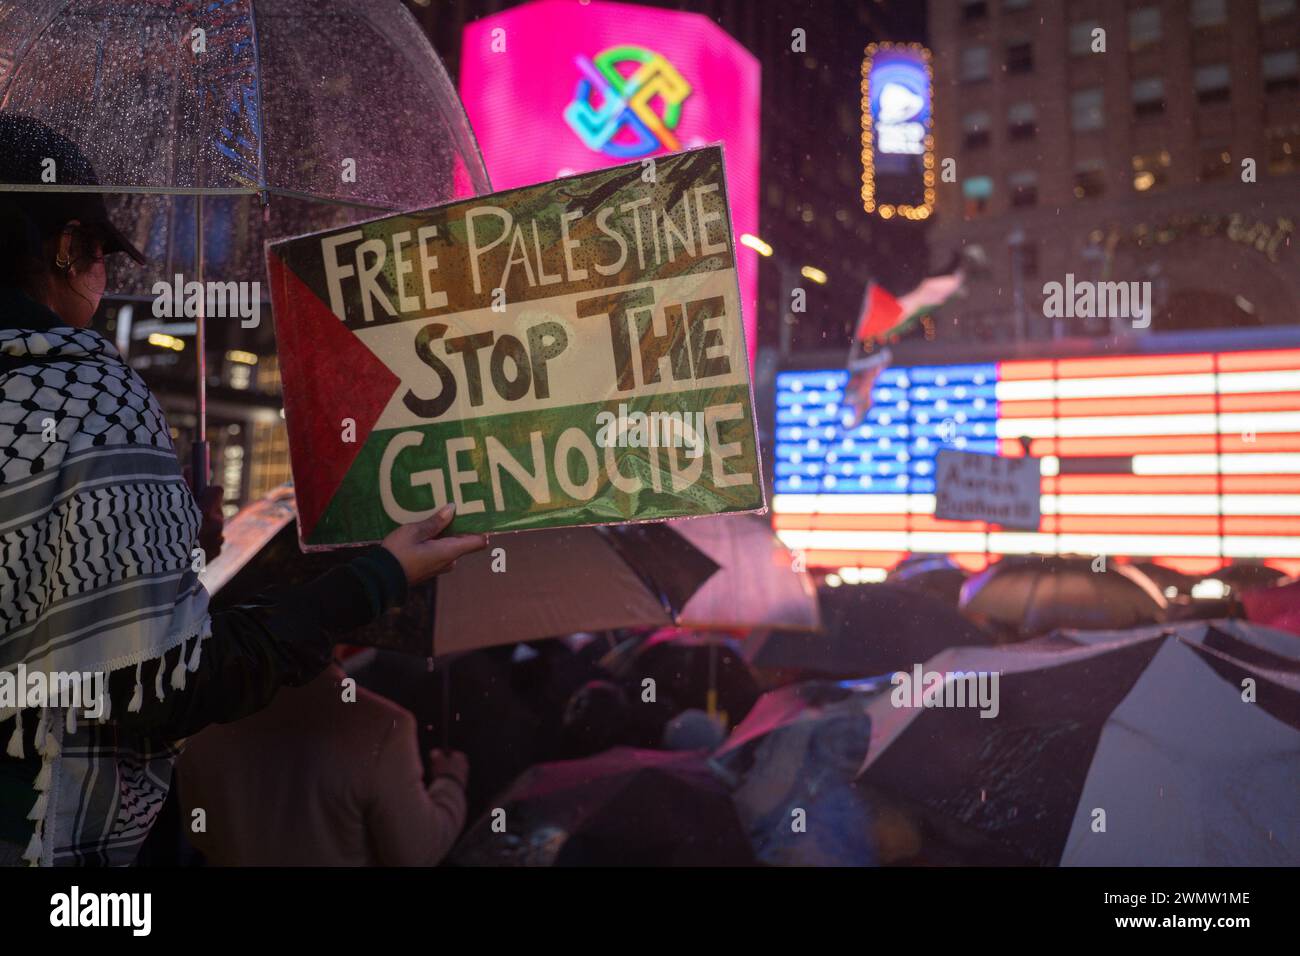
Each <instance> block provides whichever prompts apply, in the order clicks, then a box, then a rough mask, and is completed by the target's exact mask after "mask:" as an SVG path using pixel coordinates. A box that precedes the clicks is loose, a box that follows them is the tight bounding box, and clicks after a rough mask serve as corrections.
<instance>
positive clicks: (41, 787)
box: [32, 761, 50, 793]
mask: <svg viewBox="0 0 1300 956" xmlns="http://www.w3.org/2000/svg"><path fill="white" fill-rule="evenodd" d="M32 789H33V790H35V791H36V792H37V793H44V792H45V791H46V790H48V789H50V764H49V762H48V761H42V762H41V769H40V772H39V773H37V774H36V782H35V783H33V784H32Z"/></svg>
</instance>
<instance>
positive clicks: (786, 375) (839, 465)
mask: <svg viewBox="0 0 1300 956" xmlns="http://www.w3.org/2000/svg"><path fill="white" fill-rule="evenodd" d="M847 377H848V375H847V372H844V371H840V370H830V371H787V372H781V373H779V374H778V376H777V393H776V402H777V408H776V422H775V429H776V432H775V437H776V442H775V451H774V457H775V461H774V475H773V483H774V496H773V512H774V519H773V520H774V524H775V527H776V529H777V531H778V532H779V534H780V535H781V537H782V539H783V540H784V541H785V543H786V544H787V545H788V546H789V547H791V548H793V549H797V550H800V551H802V552H803V553H804V555H805V557H806V559H807V562H808V564H809V565H810V566H815V567H817V566H819V567H826V568H839V567H858V568H889V567H892V566H893V565H894V564H896V563H897V562H898V561H899V560H901V559H902V558H903V557H905V556H907V555H908V554H909V553H914V552H948V553H950V554H952V555H953V557H954V559H955V560H957V561H958V563H960V564H962V565H963V566H964V567H967V568H968V569H976V568H980V567H983V566H984V565H985V564H986V563H987V559H988V556H990V555H1002V554H1032V553H1041V554H1088V555H1098V554H1106V555H1114V556H1134V557H1138V556H1142V557H1155V558H1158V559H1159V560H1160V561H1161V563H1164V564H1167V565H1169V566H1171V567H1176V568H1179V569H1181V570H1186V571H1189V572H1204V571H1209V570H1212V569H1214V568H1216V567H1218V566H1220V565H1221V564H1223V563H1224V562H1227V561H1232V560H1240V559H1247V560H1265V561H1267V563H1269V564H1270V565H1272V566H1274V567H1277V568H1279V569H1281V570H1283V571H1285V572H1286V573H1290V574H1295V573H1300V349H1270V350H1256V351H1241V352H1217V353H1214V352H1200V353H1180V354H1164V355H1132V356H1108V357H1096V358H1065V359H1041V360H1016V361H1004V362H985V363H977V364H965V365H914V366H905V367H895V368H891V369H888V370H886V371H885V372H884V373H882V374H881V376H880V378H879V379H878V380H877V381H876V384H875V388H874V390H873V405H872V408H871V410H870V411H869V412H868V414H867V416H866V419H865V420H864V421H863V423H862V425H861V426H859V427H858V428H856V429H853V430H851V431H849V430H846V429H844V428H843V427H842V426H841V424H840V414H841V409H840V401H841V397H842V392H843V388H844V384H845V381H846V379H847ZM1022 438H1024V439H1027V440H1028V442H1029V447H1030V454H1032V455H1034V456H1035V457H1039V458H1041V459H1042V471H1043V479H1042V499H1041V504H1042V513H1043V517H1042V522H1041V524H1040V527H1039V530H1038V531H1028V532H1025V531H1009V530H1002V529H1000V528H998V527H997V526H987V525H986V524H985V523H983V522H977V521H941V520H937V519H936V518H935V517H934V490H935V486H934V470H935V455H936V453H937V452H938V450H939V449H941V448H944V447H953V448H961V449H964V450H967V451H977V452H986V453H989V454H1001V455H1006V456H1013V457H1014V456H1019V455H1021V454H1023V445H1022V441H1021V439H1022Z"/></svg>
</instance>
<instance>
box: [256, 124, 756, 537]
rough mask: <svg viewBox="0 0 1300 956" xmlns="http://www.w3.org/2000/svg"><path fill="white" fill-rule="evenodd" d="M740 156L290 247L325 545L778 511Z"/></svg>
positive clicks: (411, 216)
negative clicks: (744, 316)
mask: <svg viewBox="0 0 1300 956" xmlns="http://www.w3.org/2000/svg"><path fill="white" fill-rule="evenodd" d="M726 195H727V194H726V182H725V179H724V174H723V166H722V153H721V150H720V149H719V148H717V147H708V148H705V149H700V150H693V151H689V152H684V153H678V154H675V155H673V156H667V157H662V158H659V159H658V160H657V161H656V162H655V163H653V164H650V165H643V164H641V163H636V164H633V165H630V166H624V167H618V168H614V169H606V170H601V171H599V172H595V173H590V174H587V175H583V176H576V177H571V178H568V179H563V180H558V181H556V182H553V183H545V184H541V185H537V186H530V187H525V188H522V189H515V190H510V191H507V192H503V193H497V194H493V195H490V196H482V197H478V198H476V199H472V200H465V201H462V202H457V203H453V204H450V205H447V206H442V207H438V208H436V209H430V210H424V211H420V212H412V213H405V214H401V215H397V216H391V217H387V218H384V219H379V220H374V221H372V222H367V223H360V224H356V225H352V226H347V227H343V228H340V229H335V230H331V231H329V232H324V233H319V234H315V235H311V236H304V237H300V238H297V239H291V240H285V241H283V242H279V243H274V244H271V245H269V246H268V252H267V266H268V271H269V276H270V282H271V300H272V309H273V313H274V316H275V326H276V336H277V340H278V345H279V354H280V362H281V369H282V376H283V380H284V393H285V417H286V420H287V423H288V429H289V446H290V456H291V459H292V464H293V474H294V482H295V487H296V490H297V496H298V508H299V515H300V519H299V527H300V534H301V536H302V542H303V545H304V546H305V547H308V548H312V547H337V546H341V545H345V544H354V543H363V542H369V541H375V540H379V539H380V538H382V537H383V536H384V535H385V534H386V533H387V532H388V531H389V530H391V529H392V528H393V527H396V526H397V525H398V524H402V523H406V522H409V521H414V520H418V519H419V518H421V517H423V516H425V515H428V514H430V513H432V511H433V510H434V509H435V508H436V507H438V506H440V505H441V504H443V503H445V502H448V501H452V502H454V503H455V504H456V506H457V515H456V519H455V524H454V528H455V530H456V531H457V532H486V531H493V532H496V531H512V530H525V529H530V528H547V527H559V526H566V525H584V524H601V523H612V522H624V521H644V520H660V519H666V518H675V517H684V516H692V515H702V514H717V513H725V512H740V511H754V510H758V509H761V508H762V507H763V504H764V501H763V482H762V476H761V474H760V471H759V455H758V446H757V438H756V432H755V428H754V411H753V398H752V393H751V387H750V380H749V364H748V361H747V359H746V350H745V341H744V332H743V327H742V324H741V315H740V298H739V292H738V289H737V283H736V268H735V254H734V245H733V240H732V233H731V227H730V217H729V215H728V211H727V204H726Z"/></svg>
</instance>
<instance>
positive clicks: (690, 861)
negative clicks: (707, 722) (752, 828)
mask: <svg viewBox="0 0 1300 956" xmlns="http://www.w3.org/2000/svg"><path fill="white" fill-rule="evenodd" d="M494 803H495V806H494V807H493V809H492V810H490V811H488V813H486V814H485V815H484V816H483V817H482V818H481V819H479V820H478V822H476V823H475V824H473V825H472V826H471V827H470V828H469V829H468V830H467V831H466V833H465V835H464V836H463V837H462V838H461V841H460V843H459V844H457V846H456V848H455V849H454V850H453V851H452V855H451V862H453V863H456V864H460V865H464V866H485V865H507V866H509V865H514V866H743V865H747V864H751V863H753V862H754V857H753V853H752V851H751V850H750V848H749V840H748V839H747V838H746V836H745V832H744V830H743V829H742V828H741V826H740V823H739V821H738V820H737V818H736V811H735V808H734V807H733V806H732V803H731V798H730V796H729V795H728V792H727V788H726V787H725V786H724V785H723V784H722V783H721V782H720V781H719V780H718V779H717V778H716V777H715V775H714V774H713V773H712V772H711V771H710V770H709V767H708V764H707V762H706V759H705V757H704V756H702V755H700V754H695V753H673V752H664V751H656V750H636V749H633V748H630V747H616V748H614V749H612V750H607V751H605V752H604V753H601V754H597V755H596V756H594V757H587V758H585V759H582V760H565V761H560V762H556V763H545V764H539V765H538V766H536V767H533V768H531V769H529V770H527V771H525V772H524V774H523V775H522V776H521V777H520V778H519V779H518V780H516V781H515V782H514V784H512V785H511V786H510V788H509V789H508V790H507V791H506V792H505V793H503V794H501V795H500V796H499V797H498V798H497V799H496V800H495V801H494ZM502 831H503V832H502Z"/></svg>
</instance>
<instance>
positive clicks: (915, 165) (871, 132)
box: [862, 43, 934, 219]
mask: <svg viewBox="0 0 1300 956" xmlns="http://www.w3.org/2000/svg"><path fill="white" fill-rule="evenodd" d="M933 105H934V74H933V72H932V71H931V69H930V51H929V50H927V49H926V48H925V47H923V46H921V45H920V44H917V43H879V44H876V43H873V44H872V45H871V46H869V47H867V52H866V57H865V58H864V59H863V61H862V208H863V209H865V210H866V211H867V212H869V213H875V214H877V215H879V216H880V218H882V219H892V218H893V217H894V216H901V217H903V218H904V219H928V218H929V217H930V214H931V213H932V212H933V211H934V117H933Z"/></svg>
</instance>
